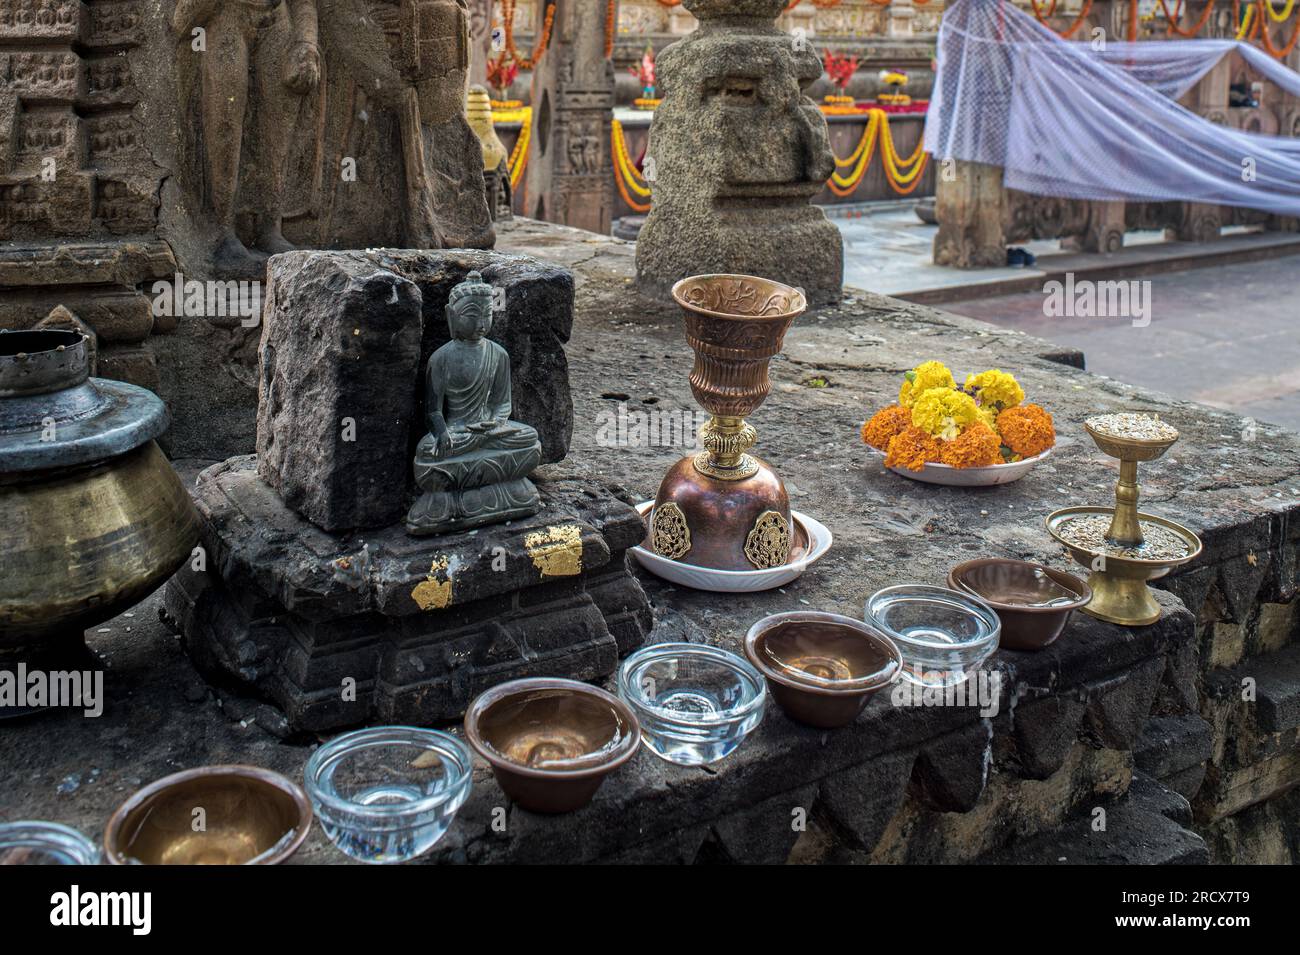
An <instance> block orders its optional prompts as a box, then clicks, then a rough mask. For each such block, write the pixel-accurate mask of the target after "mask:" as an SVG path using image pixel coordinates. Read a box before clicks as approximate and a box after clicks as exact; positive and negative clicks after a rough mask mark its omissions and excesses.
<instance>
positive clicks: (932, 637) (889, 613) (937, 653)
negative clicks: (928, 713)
mask: <svg viewBox="0 0 1300 955" xmlns="http://www.w3.org/2000/svg"><path fill="white" fill-rule="evenodd" d="M864 616H865V619H866V622H867V623H869V624H873V625H874V626H876V627H878V628H879V629H880V630H881V631H882V632H883V633H884V634H885V635H886V636H888V637H889V638H890V639H891V640H893V641H894V642H895V643H896V644H898V649H899V650H901V651H902V652H903V679H904V680H907V681H908V682H910V683H917V684H920V685H921V686H938V687H944V686H956V685H957V684H958V683H961V682H962V681H963V680H965V679H966V678H967V677H968V676H970V675H971V674H972V673H974V672H975V671H976V670H978V669H979V668H980V665H981V664H982V663H983V662H984V661H985V660H987V659H988V658H989V657H991V656H992V655H993V653H994V651H995V650H997V648H998V638H999V636H1000V635H1001V632H1002V624H1001V622H1000V621H999V620H998V615H997V613H996V612H994V610H993V608H992V607H990V606H989V605H988V604H987V603H985V602H984V601H983V600H981V599H980V598H978V597H976V596H974V595H971V594H964V593H960V592H958V591H956V590H949V589H947V588H946V587H927V586H924V585H922V584H901V585H899V586H897V587H886V588H885V589H884V590H882V591H880V592H878V593H876V594H873V595H872V596H871V598H870V599H869V600H868V601H867V607H866V613H865V614H864Z"/></svg>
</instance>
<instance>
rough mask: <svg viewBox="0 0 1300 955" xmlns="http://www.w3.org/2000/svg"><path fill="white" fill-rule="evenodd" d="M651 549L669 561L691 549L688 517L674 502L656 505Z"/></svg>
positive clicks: (651, 534) (651, 523) (652, 520)
mask: <svg viewBox="0 0 1300 955" xmlns="http://www.w3.org/2000/svg"><path fill="white" fill-rule="evenodd" d="M777 516H778V517H779V516H780V515H777ZM650 547H651V548H652V549H653V550H654V552H655V553H656V554H658V555H659V556H660V557H667V558H668V559H669V560H676V559H677V558H678V557H681V556H682V555H683V554H685V553H686V552H687V551H688V550H690V549H691V529H690V528H689V527H688V526H687V525H686V515H685V514H683V513H682V509H681V508H680V507H678V506H677V505H676V504H674V503H673V502H672V501H668V502H666V503H664V504H657V505H655V510H654V516H653V517H651V518H650Z"/></svg>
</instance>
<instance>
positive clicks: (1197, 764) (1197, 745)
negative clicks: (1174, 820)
mask: <svg viewBox="0 0 1300 955" xmlns="http://www.w3.org/2000/svg"><path fill="white" fill-rule="evenodd" d="M1213 751H1214V732H1213V730H1212V729H1211V728H1210V724H1209V723H1207V722H1205V720H1203V719H1201V718H1200V717H1199V716H1197V715H1195V714H1194V713H1188V714H1185V715H1182V716H1153V717H1152V718H1151V719H1149V720H1148V721H1147V725H1146V727H1145V728H1144V729H1143V731H1142V736H1141V737H1140V738H1139V740H1138V743H1137V746H1136V748H1135V749H1134V750H1133V758H1134V763H1135V765H1136V766H1137V768H1138V769H1139V770H1141V771H1142V772H1144V773H1146V774H1147V775H1148V776H1151V777H1152V778H1153V779H1157V780H1159V781H1160V782H1161V783H1163V784H1164V785H1165V786H1166V787H1168V788H1169V789H1172V790H1173V791H1175V792H1177V793H1179V794H1180V795H1181V796H1183V797H1184V798H1187V799H1191V798H1192V797H1193V796H1195V795H1196V791H1197V790H1198V789H1200V787H1201V782H1202V780H1203V779H1204V778H1205V762H1206V760H1208V759H1209V758H1210V756H1211V754H1212V753H1213Z"/></svg>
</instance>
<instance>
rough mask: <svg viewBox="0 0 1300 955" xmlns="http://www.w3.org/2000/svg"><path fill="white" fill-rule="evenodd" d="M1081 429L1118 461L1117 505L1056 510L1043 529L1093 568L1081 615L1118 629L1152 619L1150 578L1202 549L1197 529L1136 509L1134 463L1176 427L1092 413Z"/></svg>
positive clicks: (1167, 441)
mask: <svg viewBox="0 0 1300 955" xmlns="http://www.w3.org/2000/svg"><path fill="white" fill-rule="evenodd" d="M1144 419H1145V420H1146V422H1147V423H1146V424H1143V420H1144ZM1084 428H1085V430H1087V432H1088V434H1089V435H1090V436H1091V437H1092V439H1093V441H1094V442H1095V443H1096V445H1097V447H1098V448H1100V449H1101V451H1102V452H1103V453H1105V454H1108V455H1110V456H1111V457H1113V458H1118V459H1119V462H1120V465H1119V468H1120V470H1119V481H1118V482H1117V483H1116V485H1115V506H1114V507H1067V508H1064V509H1062V510H1059V511H1054V512H1053V513H1052V514H1049V515H1048V517H1047V531H1048V533H1049V534H1051V535H1052V537H1053V538H1055V539H1056V541H1057V542H1058V543H1060V544H1061V545H1063V546H1064V547H1065V548H1066V549H1067V550H1068V551H1069V552H1070V556H1072V557H1073V558H1074V559H1075V560H1076V561H1078V563H1079V564H1081V565H1082V566H1084V567H1086V568H1088V570H1089V571H1090V573H1089V576H1088V586H1089V587H1090V588H1091V589H1092V599H1091V600H1090V601H1089V602H1088V604H1087V605H1086V606H1085V607H1084V608H1083V612H1084V613H1086V614H1089V615H1091V616H1093V617H1096V618H1098V619H1099V620H1105V621H1107V622H1108V623H1115V624H1119V625H1121V626H1130V627H1140V626H1146V625H1148V624H1152V623H1155V622H1156V621H1157V620H1159V619H1160V605H1159V604H1158V603H1157V602H1156V599H1155V595H1154V594H1153V593H1152V592H1151V588H1150V587H1148V586H1147V584H1148V582H1149V581H1152V580H1157V579H1159V578H1161V577H1163V576H1165V575H1166V574H1168V573H1169V571H1171V570H1173V569H1174V568H1175V567H1178V566H1180V565H1182V564H1185V563H1187V562H1188V561H1190V560H1192V559H1194V558H1195V557H1196V556H1197V555H1198V554H1200V552H1201V539H1200V538H1199V537H1197V536H1196V534H1195V533H1193V532H1192V531H1190V530H1188V529H1187V528H1186V527H1183V526H1182V525H1181V524H1177V523H1175V522H1174V521H1171V520H1168V519H1167V518H1163V517H1157V516H1156V515H1154V514H1143V513H1141V512H1140V511H1139V510H1138V500H1139V498H1140V496H1141V491H1140V488H1139V485H1138V464H1139V463H1140V462H1143V461H1154V460H1156V459H1157V458H1159V457H1160V456H1161V455H1163V454H1164V453H1165V452H1166V451H1168V450H1169V448H1170V447H1172V446H1173V444H1174V442H1176V441H1177V440H1178V432H1177V431H1175V430H1174V429H1173V428H1171V427H1169V426H1168V425H1165V424H1164V423H1162V422H1159V421H1158V420H1157V419H1155V418H1147V417H1146V416H1143V415H1133V414H1118V415H1101V416H1098V417H1095V418H1090V419H1089V420H1088V421H1087V422H1085V424H1084Z"/></svg>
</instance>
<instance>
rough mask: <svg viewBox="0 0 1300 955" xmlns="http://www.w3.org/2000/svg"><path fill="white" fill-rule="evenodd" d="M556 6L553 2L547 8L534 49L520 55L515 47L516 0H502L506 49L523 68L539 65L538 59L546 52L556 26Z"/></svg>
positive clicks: (528, 68)
mask: <svg viewBox="0 0 1300 955" xmlns="http://www.w3.org/2000/svg"><path fill="white" fill-rule="evenodd" d="M555 8H556V4H555V3H551V4H550V6H548V7H547V8H546V15H545V17H544V18H543V20H542V34H541V36H540V37H538V39H537V42H536V43H535V44H534V46H533V51H532V53H530V54H529V55H528V56H520V55H519V50H517V49H516V48H515V0H501V19H502V20H503V21H504V23H505V34H506V37H505V39H506V50H507V52H509V54H510V58H511V59H512V60H514V61H515V62H516V63H518V64H519V68H520V69H521V70H531V69H533V68H534V67H535V66H536V65H537V61H538V60H540V59H541V58H542V54H543V53H545V52H546V47H547V46H548V45H549V44H550V42H551V30H552V29H553V28H554V26H555Z"/></svg>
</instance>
